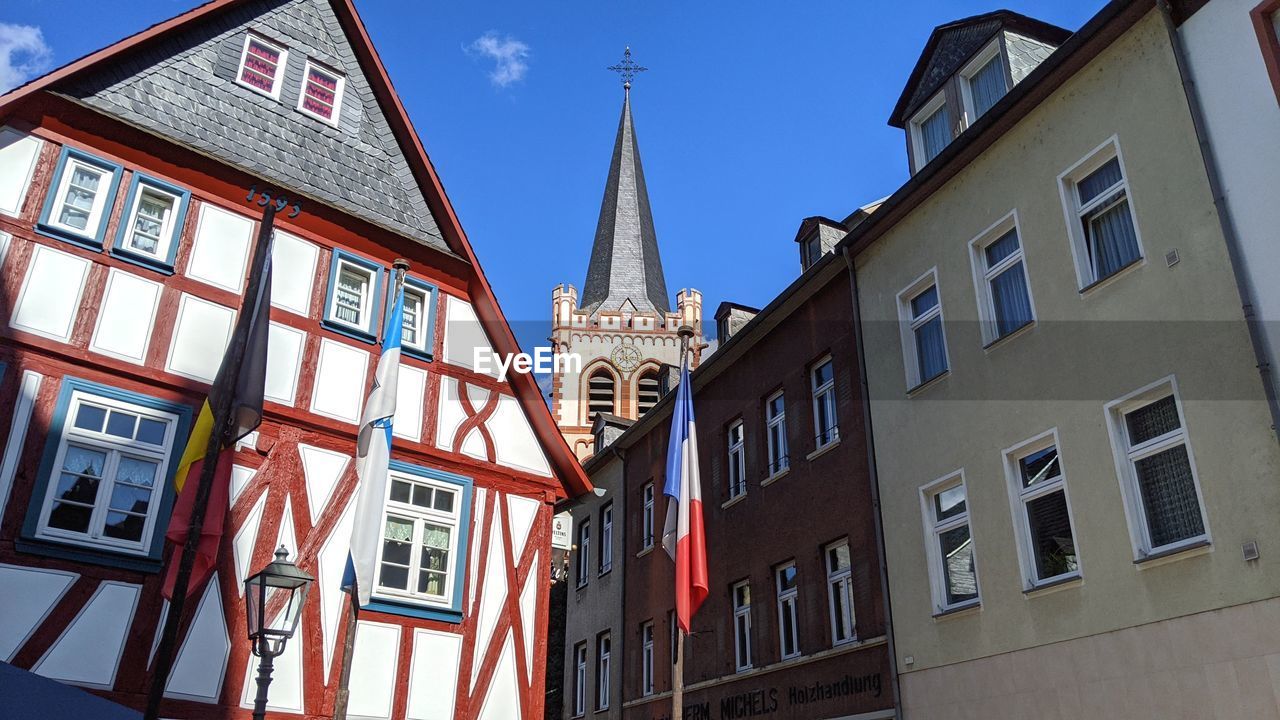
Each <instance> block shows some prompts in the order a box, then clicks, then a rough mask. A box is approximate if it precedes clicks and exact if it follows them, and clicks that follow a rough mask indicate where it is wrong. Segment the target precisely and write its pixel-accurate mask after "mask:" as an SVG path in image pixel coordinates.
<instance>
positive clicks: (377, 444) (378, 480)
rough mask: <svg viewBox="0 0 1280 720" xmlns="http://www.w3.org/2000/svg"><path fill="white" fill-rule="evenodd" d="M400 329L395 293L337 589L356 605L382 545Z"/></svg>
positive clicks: (400, 301) (365, 422)
mask: <svg viewBox="0 0 1280 720" xmlns="http://www.w3.org/2000/svg"><path fill="white" fill-rule="evenodd" d="M403 327H404V290H403V288H402V287H401V288H397V292H396V300H395V305H394V306H393V307H392V309H391V316H390V317H389V318H388V319H387V330H386V333H384V335H383V338H384V340H383V343H382V357H381V358H379V359H378V370H377V372H375V373H374V376H373V390H371V391H370V392H369V399H368V400H367V401H366V402H365V404H364V412H363V413H362V414H361V416H360V435H359V438H358V439H357V440H356V475H358V476H359V478H360V485H359V487H357V488H356V493H357V498H356V517H355V524H354V525H353V526H352V528H351V550H350V553H349V555H348V556H347V569H346V572H345V573H344V574H343V577H342V587H343V588H344V589H346V588H350V587H351V585H352V583H355V586H356V592H357V593H358V594H359V597H360V604H361V605H368V604H369V595H370V593H371V592H372V591H373V575H374V568H376V567H377V564H378V547H379V546H380V545H381V544H382V506H383V502H384V500H385V499H386V497H387V473H388V472H389V470H388V465H389V464H390V462H391V421H392V419H393V418H394V417H395V414H396V380H397V379H398V377H399V374H400V333H401V331H402V330H403Z"/></svg>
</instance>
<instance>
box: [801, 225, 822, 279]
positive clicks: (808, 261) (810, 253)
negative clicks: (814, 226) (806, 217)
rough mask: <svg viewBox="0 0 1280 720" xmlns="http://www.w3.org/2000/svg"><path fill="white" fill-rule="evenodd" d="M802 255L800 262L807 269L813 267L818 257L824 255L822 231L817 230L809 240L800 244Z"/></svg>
mask: <svg viewBox="0 0 1280 720" xmlns="http://www.w3.org/2000/svg"><path fill="white" fill-rule="evenodd" d="M800 255H801V257H800V263H801V264H802V265H803V266H804V269H805V270H808V269H809V268H811V267H813V264H814V263H816V262H818V258H820V257H822V236H821V234H820V233H818V232H816V231H815V232H814V233H813V234H812V235H810V236H809V239H808V240H805V241H804V242H803V243H801V244H800Z"/></svg>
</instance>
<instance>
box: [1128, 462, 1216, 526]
mask: <svg viewBox="0 0 1280 720" xmlns="http://www.w3.org/2000/svg"><path fill="white" fill-rule="evenodd" d="M1134 468H1135V469H1136V470H1137V473H1138V487H1139V489H1140V490H1141V491H1142V507H1143V510H1144V511H1145V512H1146V515H1147V529H1148V530H1149V532H1150V533H1151V546H1152V547H1160V546H1162V545H1168V544H1169V543H1174V542H1178V541H1179V540H1186V539H1187V538H1193V537H1198V536H1200V535H1203V534H1204V518H1203V517H1201V515H1200V500H1199V498H1198V497H1196V486H1195V480H1194V479H1193V478H1192V476H1191V459H1190V458H1189V457H1188V456H1187V446H1186V445H1179V446H1177V447H1173V448H1169V449H1168V450H1165V451H1163V452H1160V453H1156V454H1155V455H1152V456H1150V457H1145V458H1143V459H1141V460H1138V461H1137V462H1135V463H1134Z"/></svg>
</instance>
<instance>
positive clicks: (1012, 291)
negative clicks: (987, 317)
mask: <svg viewBox="0 0 1280 720" xmlns="http://www.w3.org/2000/svg"><path fill="white" fill-rule="evenodd" d="M991 302H992V304H993V305H994V306H995V316H996V317H995V319H996V336H997V337H1004V336H1005V335H1008V334H1009V333H1011V332H1013V331H1014V330H1017V329H1018V328H1020V327H1022V326H1023V325H1026V324H1027V323H1029V322H1031V297H1030V295H1028V293H1027V275H1026V273H1024V272H1023V271H1022V263H1021V262H1019V263H1017V264H1015V265H1013V266H1012V267H1010V268H1009V269H1008V270H1005V271H1004V272H1002V273H1000V274H999V275H997V276H995V277H993V278H991Z"/></svg>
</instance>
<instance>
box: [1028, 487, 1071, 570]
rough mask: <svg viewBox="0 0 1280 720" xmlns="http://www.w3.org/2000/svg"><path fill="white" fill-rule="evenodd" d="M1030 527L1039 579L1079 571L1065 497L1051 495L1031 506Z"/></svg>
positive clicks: (1029, 511)
mask: <svg viewBox="0 0 1280 720" xmlns="http://www.w3.org/2000/svg"><path fill="white" fill-rule="evenodd" d="M1027 526H1028V528H1029V529H1030V530H1031V546H1032V547H1031V550H1032V552H1033V553H1035V560H1036V576H1037V577H1038V578H1039V579H1041V580H1043V579H1045V578H1051V577H1055V576H1058V575H1063V574H1065V573H1072V572H1075V571H1076V570H1077V569H1078V567H1079V565H1078V563H1077V561H1076V543H1075V538H1073V537H1072V535H1071V519H1070V518H1069V517H1068V515H1067V496H1066V494H1065V493H1063V492H1061V491H1057V492H1051V493H1049V494H1047V495H1042V496H1040V497H1038V498H1036V499H1034V500H1032V501H1030V502H1028V503H1027Z"/></svg>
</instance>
